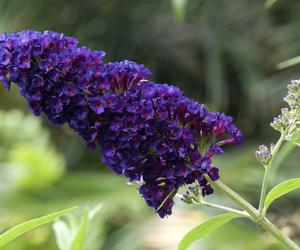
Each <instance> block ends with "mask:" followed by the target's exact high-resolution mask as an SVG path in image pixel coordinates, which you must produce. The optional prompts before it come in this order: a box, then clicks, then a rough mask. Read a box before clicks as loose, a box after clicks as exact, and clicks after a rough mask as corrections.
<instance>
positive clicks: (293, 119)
mask: <svg viewBox="0 0 300 250" xmlns="http://www.w3.org/2000/svg"><path fill="white" fill-rule="evenodd" d="M287 88H288V94H287V96H286V97H284V98H283V100H284V101H285V102H287V104H288V105H289V107H288V108H283V109H281V114H280V115H279V116H278V117H275V118H274V121H273V122H272V123H271V126H272V127H273V128H274V129H275V130H278V131H279V132H281V133H285V139H286V140H288V141H291V142H293V143H295V144H297V145H299V143H300V136H299V134H300V80H292V81H291V84H289V85H288V87H287Z"/></svg>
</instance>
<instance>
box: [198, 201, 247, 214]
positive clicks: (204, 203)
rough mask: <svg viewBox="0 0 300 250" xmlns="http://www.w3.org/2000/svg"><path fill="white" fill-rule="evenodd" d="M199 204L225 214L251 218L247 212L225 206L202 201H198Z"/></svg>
mask: <svg viewBox="0 0 300 250" xmlns="http://www.w3.org/2000/svg"><path fill="white" fill-rule="evenodd" d="M200 204H201V205H204V206H207V207H212V208H217V209H220V210H223V211H226V212H230V213H235V214H238V215H241V216H243V217H247V218H251V217H250V216H249V214H248V213H247V212H245V211H240V210H237V209H234V208H231V207H226V206H222V205H218V204H214V203H210V202H207V201H203V200H201V201H200Z"/></svg>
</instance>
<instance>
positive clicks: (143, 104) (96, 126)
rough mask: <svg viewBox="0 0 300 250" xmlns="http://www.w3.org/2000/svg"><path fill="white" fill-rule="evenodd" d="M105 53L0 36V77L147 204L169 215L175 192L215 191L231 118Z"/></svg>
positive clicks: (58, 37) (68, 43) (26, 34)
mask: <svg viewBox="0 0 300 250" xmlns="http://www.w3.org/2000/svg"><path fill="white" fill-rule="evenodd" d="M103 57H104V52H101V51H91V50H89V49H87V48H85V47H78V42H77V40H76V39H74V38H69V37H65V36H64V35H62V34H59V33H56V32H50V31H46V32H43V33H40V32H35V31H30V30H26V31H22V32H19V33H12V34H9V35H7V34H3V35H2V37H1V38H0V80H1V81H2V83H3V86H4V87H6V88H8V89H9V88H10V85H11V83H12V82H14V83H16V84H17V85H18V86H19V87H20V93H21V94H22V96H24V97H25V98H26V99H27V100H28V103H29V106H30V108H31V109H32V111H33V113H34V114H35V115H40V114H41V113H42V112H43V113H45V114H46V115H47V117H48V118H49V120H50V121H51V122H53V123H55V124H64V123H67V124H69V126H70V127H71V128H72V129H73V130H75V131H76V132H77V133H78V134H79V135H80V136H81V137H82V138H83V140H84V142H85V143H86V144H87V145H88V146H89V147H90V148H92V149H95V148H96V147H97V145H98V146H99V149H100V152H101V157H102V161H103V162H104V163H106V164H107V165H108V166H109V167H110V168H111V169H112V170H113V171H115V172H116V173H118V174H123V175H125V176H126V177H127V178H128V179H129V181H131V182H133V181H138V182H140V183H141V185H140V186H139V192H140V194H141V195H142V196H143V197H144V199H145V201H146V202H147V204H148V205H149V206H150V207H153V208H154V209H155V210H156V211H157V212H158V213H159V215H160V217H165V216H166V215H170V214H171V213H172V207H173V205H174V201H173V198H174V196H175V194H176V192H177V190H178V189H179V188H180V187H182V186H184V185H189V184H192V183H195V182H196V183H197V184H198V185H199V186H200V187H201V190H202V195H203V196H205V195H209V194H211V193H213V189H212V187H211V186H210V185H209V184H208V181H207V179H206V176H209V178H210V179H211V180H213V181H215V180H217V179H218V178H219V170H218V168H216V167H213V166H212V165H211V164H212V163H211V158H212V157H213V156H214V155H216V154H221V153H223V149H222V147H221V146H223V145H225V144H230V143H239V142H240V141H241V139H242V134H241V132H240V131H239V130H238V129H237V128H236V127H235V126H234V124H233V123H232V118H231V117H229V116H226V115H224V114H222V113H218V112H209V111H207V110H206V109H205V107H204V106H203V105H201V104H198V103H197V102H195V101H193V100H191V99H189V98H187V97H185V96H183V94H182V92H181V91H180V90H179V89H178V88H177V87H174V86H170V85H167V84H158V83H154V82H150V81H147V80H146V78H147V77H148V76H149V75H150V74H151V73H150V71H149V70H148V69H146V68H145V67H144V66H143V65H139V64H136V63H134V62H131V61H127V60H125V61H122V62H115V63H107V64H104V63H103V62H102V60H103Z"/></svg>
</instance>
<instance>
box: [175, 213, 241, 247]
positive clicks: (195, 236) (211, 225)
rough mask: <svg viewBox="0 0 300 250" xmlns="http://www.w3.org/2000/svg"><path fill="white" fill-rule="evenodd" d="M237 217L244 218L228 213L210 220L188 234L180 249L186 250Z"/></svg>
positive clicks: (181, 242) (180, 244)
mask: <svg viewBox="0 0 300 250" xmlns="http://www.w3.org/2000/svg"><path fill="white" fill-rule="evenodd" d="M237 217H242V216H241V215H238V214H234V213H227V214H221V215H217V216H215V217H212V218H209V219H208V220H206V221H204V222H203V223H202V224H200V225H199V226H197V227H195V228H194V229H192V230H191V231H190V232H188V233H187V234H186V235H185V236H184V237H183V239H182V240H181V241H180V243H179V247H178V249H179V250H186V249H187V248H188V247H189V246H190V245H191V244H192V243H193V242H194V241H196V240H199V239H201V238H203V237H204V236H206V235H207V234H209V233H211V232H212V231H214V230H216V229H218V228H219V227H221V226H222V225H224V224H225V223H227V222H229V221H231V220H232V219H234V218H237Z"/></svg>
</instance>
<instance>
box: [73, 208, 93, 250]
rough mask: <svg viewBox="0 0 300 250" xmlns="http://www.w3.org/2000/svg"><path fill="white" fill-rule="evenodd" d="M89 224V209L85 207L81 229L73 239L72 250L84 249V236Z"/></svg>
mask: <svg viewBox="0 0 300 250" xmlns="http://www.w3.org/2000/svg"><path fill="white" fill-rule="evenodd" d="M88 225H89V213H88V209H87V208H86V209H84V212H83V215H82V219H81V223H80V226H79V229H78V231H77V233H76V235H75V237H74V239H73V241H72V245H71V247H70V250H83V246H84V238H85V235H86V232H87V229H88Z"/></svg>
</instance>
